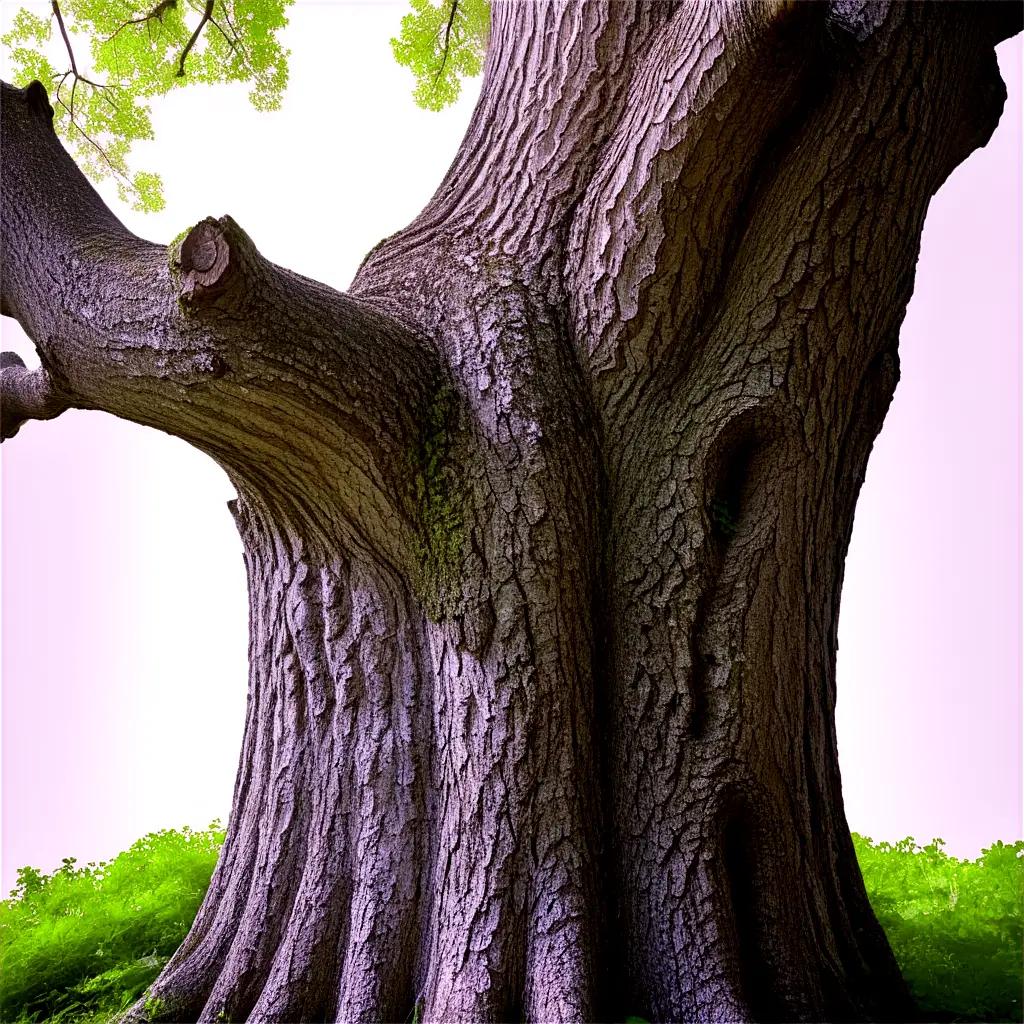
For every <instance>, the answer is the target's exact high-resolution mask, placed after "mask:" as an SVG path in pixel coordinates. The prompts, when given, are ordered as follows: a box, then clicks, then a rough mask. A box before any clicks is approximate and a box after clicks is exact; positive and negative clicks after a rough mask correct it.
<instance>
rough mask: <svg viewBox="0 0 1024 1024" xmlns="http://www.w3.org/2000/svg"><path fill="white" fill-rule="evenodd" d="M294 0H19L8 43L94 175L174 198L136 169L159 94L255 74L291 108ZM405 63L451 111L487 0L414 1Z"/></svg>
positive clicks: (469, 70) (483, 32) (25, 79)
mask: <svg viewBox="0 0 1024 1024" xmlns="http://www.w3.org/2000/svg"><path fill="white" fill-rule="evenodd" d="M292 2H293V0H48V2H41V3H36V4H33V5H32V7H31V8H23V9H21V10H19V11H18V12H17V13H16V14H15V16H14V19H13V22H12V23H11V27H10V29H9V30H8V31H7V32H6V33H5V34H4V35H3V37H2V42H3V44H4V45H5V46H6V47H7V49H8V51H9V55H10V63H11V68H12V78H13V82H14V84H15V85H19V86H26V85H28V84H29V82H31V81H33V80H34V79H38V81H40V82H41V83H42V84H43V86H44V87H45V88H46V91H47V93H48V94H49V96H50V102H51V104H52V105H53V110H54V119H53V120H54V128H55V129H56V131H57V134H58V135H59V136H60V137H61V138H62V139H63V140H64V142H65V143H66V144H67V146H68V148H69V149H70V150H71V152H72V154H73V156H74V157H75V160H76V161H77V162H78V164H79V166H80V167H81V168H82V170H83V171H85V173H86V174H88V175H89V176H90V177H91V178H93V180H96V181H99V180H102V179H104V178H108V177H109V178H113V179H114V181H115V182H116V183H117V188H118V192H119V194H120V196H121V198H122V200H124V201H125V202H129V203H131V205H132V206H134V207H135V208H136V209H139V210H159V209H161V208H162V207H163V204H164V200H163V187H162V184H161V181H160V177H159V175H157V174H155V173H153V172H151V171H139V170H132V169H131V167H130V166H129V155H130V152H131V147H132V144H133V143H135V142H137V141H139V140H143V139H152V138H153V124H152V118H151V112H150V102H149V101H150V100H152V98H153V97H155V96H162V95H164V94H165V93H168V92H170V91H171V90H172V89H178V88H181V87H182V86H184V85H189V84H192V83H196V82H203V83H207V84H214V83H217V82H245V83H248V85H249V86H250V92H249V98H250V100H251V101H252V103H253V105H254V106H255V107H256V108H258V109H260V110H273V109H275V108H277V107H278V106H280V104H281V98H282V95H283V93H284V89H285V85H286V84H287V81H288V50H286V49H285V48H284V47H283V46H282V45H281V42H280V39H279V34H280V31H281V29H283V28H284V26H285V25H286V24H287V21H288V19H287V17H286V15H285V11H286V9H287V8H288V6H289V5H290V4H291V3H292ZM411 6H412V11H411V12H410V13H409V14H407V15H406V16H405V17H404V18H403V19H402V25H401V32H400V34H399V36H398V37H397V38H395V39H393V40H392V41H391V45H392V49H393V50H394V54H395V58H396V59H397V60H398V63H399V64H402V65H404V66H406V67H408V68H410V69H411V70H412V72H413V74H414V75H415V76H416V88H415V90H414V92H413V96H414V98H415V100H416V102H417V103H418V104H419V105H420V106H422V107H425V108H427V109H429V110H440V109H441V108H442V107H444V106H445V105H447V104H449V103H451V102H453V101H454V100H455V99H456V98H457V97H458V95H459V90H460V87H461V81H462V79H463V78H464V77H466V76H469V75H476V74H479V72H480V69H481V67H482V65H483V55H484V51H485V49H486V45H487V30H488V25H489V21H490V5H489V3H488V0H441V2H440V3H438V4H433V3H431V2H430V0H411Z"/></svg>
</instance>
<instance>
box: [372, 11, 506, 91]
mask: <svg viewBox="0 0 1024 1024" xmlns="http://www.w3.org/2000/svg"><path fill="white" fill-rule="evenodd" d="M410 6H411V7H412V11H411V12H410V13H409V14H407V15H405V17H404V18H402V28H401V32H400V33H399V35H398V36H397V37H396V38H394V39H392V40H391V49H392V51H393V52H394V55H395V60H397V61H398V63H399V64H401V65H403V66H404V67H407V68H409V69H410V70H411V71H412V73H413V75H414V76H415V77H416V87H415V88H414V90H413V98H414V99H415V101H416V103H417V104H419V106H421V107H424V108H426V109H427V110H440V109H441V108H442V107H446V106H448V104H450V103H454V102H455V100H456V99H458V96H459V93H460V91H461V90H462V80H463V79H464V78H471V77H473V76H474V75H478V74H480V71H481V69H482V68H483V59H484V53H485V51H486V49H487V37H488V32H489V30H490V17H491V12H490V4H489V3H488V2H487V0H442V2H441V3H438V4H433V3H431V2H430V0H410Z"/></svg>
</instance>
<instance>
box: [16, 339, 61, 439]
mask: <svg viewBox="0 0 1024 1024" xmlns="http://www.w3.org/2000/svg"><path fill="white" fill-rule="evenodd" d="M67 407H68V406H67V402H66V401H65V400H64V398H63V396H62V395H61V394H60V391H59V390H58V389H57V388H56V387H55V386H54V384H53V381H52V379H51V378H50V375H49V374H48V373H47V372H46V370H45V369H43V368H42V367H40V368H39V369H37V370H29V369H26V367H25V364H24V363H23V362H22V361H21V358H20V357H19V356H18V355H16V354H15V353H14V352H3V353H0V440H4V441H6V440H7V438H9V437H14V435H15V434H16V433H17V432H18V430H19V428H20V427H21V425H22V424H23V423H24V422H25V421H26V420H50V419H53V418H54V417H55V416H59V415H60V414H61V413H62V412H63V411H64V410H65V409H66V408H67Z"/></svg>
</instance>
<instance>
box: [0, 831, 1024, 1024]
mask: <svg viewBox="0 0 1024 1024" xmlns="http://www.w3.org/2000/svg"><path fill="white" fill-rule="evenodd" d="M223 840H224V833H223V831H222V830H221V829H220V827H219V825H218V824H217V823H214V824H213V825H211V826H210V828H209V829H207V830H206V831H202V832H192V831H190V830H189V829H182V830H181V831H180V832H179V831H165V832H156V833H153V834H151V835H148V836H146V837H145V838H143V839H140V840H139V841H138V842H137V843H135V845H134V846H132V847H131V849H129V850H126V851H125V852H124V853H122V854H120V855H119V856H118V857H115V858H114V859H113V860H112V861H109V862H107V863H105V864H95V865H94V864H90V865H88V866H87V867H84V868H79V867H76V866H75V862H74V861H73V860H70V859H68V860H65V861H64V864H63V866H62V867H60V868H59V869H58V870H57V871H55V872H54V873H53V874H51V875H44V874H41V873H40V872H38V871H36V870H35V869H33V868H23V869H22V870H21V871H20V872H19V873H18V887H17V888H16V889H15V891H14V893H12V896H11V898H10V899H9V900H7V901H6V902H3V903H0V1020H3V1021H17V1022H21V1024H28V1022H40V1021H47V1022H49V1024H105V1022H107V1021H109V1020H111V1019H112V1018H113V1017H114V1016H115V1015H116V1014H117V1013H119V1012H120V1011H121V1010H123V1009H125V1008H126V1007H127V1006H129V1005H130V1004H131V1003H133V1002H134V1001H135V1000H136V999H138V998H139V996H141V995H142V994H143V992H145V990H146V988H147V987H148V986H149V984H150V983H151V982H152V981H153V979H154V978H155V977H156V976H157V974H158V973H159V972H160V969H161V967H162V966H163V965H164V963H166V961H167V959H168V957H169V956H170V955H171V954H172V953H173V952H174V950H175V949H176V948H177V947H178V945H179V944H180V943H181V940H182V939H183V938H184V937H185V933H186V932H187V931H188V929H189V926H190V925H191V923H192V920H193V918H194V917H195V914H196V911H197V910H198V908H199V904H200V902H201V900H202V898H203V894H204V893H205V891H206V888H207V886H208V885H209V882H210V875H211V874H212V873H213V867H214V864H215V863H216V860H217V853H218V851H219V849H220V845H221V843H222V842H223ZM854 844H855V846H856V849H857V857H858V859H859V861H860V865H861V870H862V872H863V874H864V881H865V884H866V885H867V890H868V895H869V896H870V897H871V902H872V905H873V906H874V908H875V912H876V913H877V914H878V918H879V920H880V921H881V922H882V925H883V927H884V928H885V930H886V933H887V934H888V936H889V941H890V942H891V943H892V947H893V950H894V952H895V953H896V958H897V959H898V960H899V962H900V966H901V968H902V969H903V973H904V975H905V976H906V978H907V981H908V983H909V984H910V987H911V990H912V991H913V993H914V996H915V997H916V999H917V1000H918V1003H919V1004H920V1007H921V1010H922V1012H923V1014H924V1016H925V1017H926V1018H928V1019H942V1020H959V1021H1020V1020H1021V1019H1022V1017H1021V987H1022V983H1024V979H1022V967H1021V964H1022V955H1024V950H1022V931H1024V906H1022V904H1024V842H1019V843H1014V844H1012V845H1007V844H1004V843H996V844H995V845H994V846H992V847H991V848H990V849H988V850H986V851H985V852H984V853H983V854H982V855H981V857H979V858H978V859H977V860H973V861H968V860H957V859H956V858H955V857H950V856H948V855H947V854H946V853H944V852H943V850H942V841H941V840H935V842H933V843H932V844H931V845H929V846H924V847H922V846H918V845H917V844H916V843H915V842H914V841H913V840H912V839H904V840H902V841H901V842H899V843H874V842H872V841H871V840H870V839H866V838H864V837H862V836H858V835H854Z"/></svg>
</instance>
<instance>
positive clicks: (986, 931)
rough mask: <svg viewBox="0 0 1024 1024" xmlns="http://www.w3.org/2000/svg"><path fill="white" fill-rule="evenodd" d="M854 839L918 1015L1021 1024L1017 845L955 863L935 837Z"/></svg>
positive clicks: (1021, 848)
mask: <svg viewBox="0 0 1024 1024" xmlns="http://www.w3.org/2000/svg"><path fill="white" fill-rule="evenodd" d="M853 838H854V845H855V846H856V849H857V859H858V860H859V862H860V868H861V872H862V873H863V875H864V883H865V885H866V887H867V890H868V896H869V897H870V898H871V905H872V906H873V907H874V910H875V913H876V914H877V915H878V920H879V921H880V922H881V924H882V927H883V928H884V929H885V932H886V935H888V937H889V942H890V944H891V945H892V948H893V952H894V953H895V954H896V959H897V960H898V961H899V965H900V968H901V970H902V971H903V975H904V977H905V978H906V979H907V983H908V984H909V985H910V989H911V991H912V992H913V994H914V998H915V999H916V1000H917V1003H918V1006H919V1007H920V1009H921V1012H922V1014H923V1015H924V1016H925V1017H926V1018H929V1019H944V1020H960V1021H1020V1020H1021V1019H1022V1015H1021V990H1022V986H1024V970H1022V957H1024V944H1022V933H1024V842H1017V843H1012V844H1006V843H999V842H997V843H995V844H994V845H993V846H991V847H990V848H989V849H987V850H985V851H984V852H983V853H982V855H981V856H980V857H979V858H978V859H977V860H958V859H957V858H956V857H950V856H949V855H948V854H946V853H944V852H943V849H942V846H943V842H942V840H941V839H936V840H933V842H932V843H931V844H930V845H928V846H918V845H917V844H916V843H915V842H914V840H913V839H903V840H901V841H900V842H898V843H873V842H872V841H871V840H870V839H867V838H864V837H862V836H858V835H856V834H855V835H854V837H853Z"/></svg>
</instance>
